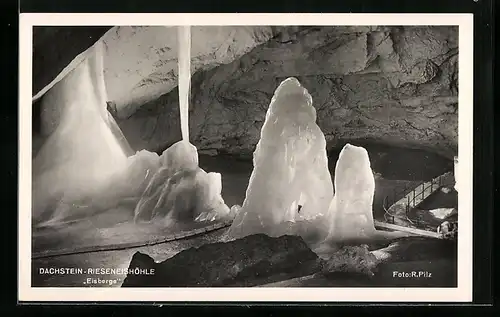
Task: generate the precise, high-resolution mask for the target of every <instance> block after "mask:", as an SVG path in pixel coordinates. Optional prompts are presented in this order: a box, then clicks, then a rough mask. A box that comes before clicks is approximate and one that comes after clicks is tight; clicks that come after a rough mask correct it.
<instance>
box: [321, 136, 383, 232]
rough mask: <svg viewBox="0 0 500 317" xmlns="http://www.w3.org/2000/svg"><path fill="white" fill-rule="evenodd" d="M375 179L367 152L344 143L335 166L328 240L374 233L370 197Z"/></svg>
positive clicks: (371, 197) (372, 194)
mask: <svg viewBox="0 0 500 317" xmlns="http://www.w3.org/2000/svg"><path fill="white" fill-rule="evenodd" d="M374 194H375V178H374V176H373V172H372V169H371V166H370V158H369V156H368V152H367V151H366V149H364V148H363V147H358V146H354V145H351V144H346V145H345V146H344V148H343V149H342V151H341V152H340V156H339V158H338V161H337V165H336V166H335V197H334V198H333V200H332V202H331V204H330V208H329V212H328V217H329V218H330V219H328V221H329V222H330V224H331V226H330V232H329V236H328V240H336V241H339V240H349V239H358V238H368V237H370V236H372V235H373V234H374V233H375V226H374V223H373V197H374Z"/></svg>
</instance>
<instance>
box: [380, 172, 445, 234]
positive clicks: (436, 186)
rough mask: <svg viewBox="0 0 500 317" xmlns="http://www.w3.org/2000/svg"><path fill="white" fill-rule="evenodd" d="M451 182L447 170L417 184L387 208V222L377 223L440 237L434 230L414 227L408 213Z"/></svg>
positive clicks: (399, 229) (386, 226)
mask: <svg viewBox="0 0 500 317" xmlns="http://www.w3.org/2000/svg"><path fill="white" fill-rule="evenodd" d="M453 182H454V176H453V172H447V173H444V174H442V175H439V176H437V177H436V178H434V179H432V180H430V181H428V182H424V183H421V184H419V185H418V186H416V187H415V188H413V189H412V190H411V191H409V192H408V193H407V194H406V195H405V196H404V197H402V198H401V199H399V200H398V201H396V202H395V203H394V204H392V205H391V206H390V207H389V208H387V210H386V216H385V219H386V221H387V223H384V222H378V225H379V226H381V227H384V228H387V229H391V228H394V230H398V231H406V232H414V233H415V234H418V235H423V236H432V237H440V235H439V234H437V233H435V232H432V231H428V230H422V229H418V228H416V226H415V223H414V221H412V220H411V219H409V217H408V213H409V211H410V210H413V209H415V208H417V207H418V206H419V205H420V204H421V203H422V202H423V201H424V200H426V199H427V198H428V197H429V196H431V195H432V194H433V193H435V192H436V191H438V190H440V189H441V188H442V187H443V186H449V185H452V184H453ZM389 222H392V223H389Z"/></svg>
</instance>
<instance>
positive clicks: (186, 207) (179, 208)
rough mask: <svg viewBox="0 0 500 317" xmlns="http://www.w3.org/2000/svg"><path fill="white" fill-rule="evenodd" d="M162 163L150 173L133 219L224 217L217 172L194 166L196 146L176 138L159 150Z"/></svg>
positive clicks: (196, 162) (223, 205) (179, 219)
mask: <svg viewBox="0 0 500 317" xmlns="http://www.w3.org/2000/svg"><path fill="white" fill-rule="evenodd" d="M160 162H161V164H162V166H161V167H160V168H159V169H158V171H157V172H156V173H155V174H154V175H153V176H152V178H151V180H150V182H149V184H148V185H147V187H146V188H145V190H144V193H143V194H142V197H141V199H140V200H139V203H138V204H137V207H136V208H135V211H134V214H135V220H136V221H151V220H155V221H156V220H162V219H166V220H167V221H169V220H174V221H188V222H189V221H193V220H198V221H205V220H215V219H224V218H226V217H228V215H229V207H228V206H227V205H226V204H225V203H224V200H223V199H222V196H221V191H222V180H221V175H220V174H219V173H206V172H205V171H204V170H202V169H201V168H199V167H198V152H197V150H196V147H195V146H194V145H192V144H190V143H189V142H187V141H184V140H182V141H179V142H177V143H175V144H173V145H172V146H171V147H169V148H168V149H167V150H165V151H164V152H163V154H162V155H161V157H160Z"/></svg>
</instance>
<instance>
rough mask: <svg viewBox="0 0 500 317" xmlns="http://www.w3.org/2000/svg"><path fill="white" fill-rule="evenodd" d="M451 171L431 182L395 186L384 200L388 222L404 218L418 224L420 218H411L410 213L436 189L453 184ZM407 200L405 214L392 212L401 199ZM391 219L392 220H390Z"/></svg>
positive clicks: (385, 216)
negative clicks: (414, 185)
mask: <svg viewBox="0 0 500 317" xmlns="http://www.w3.org/2000/svg"><path fill="white" fill-rule="evenodd" d="M450 173H451V172H448V173H444V174H442V175H439V176H437V177H436V178H434V179H432V180H431V181H429V182H422V183H421V184H419V185H417V186H416V187H413V188H411V187H408V185H407V184H405V186H404V187H402V188H395V189H394V191H393V193H392V194H391V195H390V196H389V195H388V196H386V197H385V198H384V200H383V208H384V212H385V215H384V218H385V220H386V221H387V222H391V223H395V218H403V220H405V221H407V222H409V223H410V224H412V225H418V220H416V219H410V217H409V213H410V211H411V210H412V209H413V208H415V207H417V206H418V205H419V204H420V203H422V201H424V200H425V199H426V198H427V197H429V196H430V195H431V194H432V193H434V192H435V191H436V190H438V189H439V188H441V187H442V186H448V185H451V183H450V182H448V181H447V180H448V179H449V178H450ZM403 199H404V200H405V202H404V205H405V207H404V208H405V212H404V215H403V216H401V215H395V214H394V213H392V212H391V207H392V206H393V205H394V204H396V203H397V202H401V200H403ZM389 220H390V221H389Z"/></svg>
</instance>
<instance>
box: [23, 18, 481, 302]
mask: <svg viewBox="0 0 500 317" xmlns="http://www.w3.org/2000/svg"><path fill="white" fill-rule="evenodd" d="M124 16H126V15H124ZM129 16H130V15H129ZM143 16H144V15H143ZM146 16H147V15H146ZM187 16H188V15H186V16H185V17H184V18H183V17H180V18H179V17H177V18H176V19H177V20H176V19H174V18H171V19H170V21H169V19H164V20H165V21H169V24H168V25H159V24H158V22H155V21H158V20H159V19H153V18H151V20H150V21H151V23H148V22H147V21H148V18H147V17H145V18H143V20H142V21H144V22H142V23H136V22H133V23H132V22H131V23H130V24H123V23H116V24H114V25H109V23H112V22H109V23H103V20H104V19H103V18H99V17H96V23H94V24H92V25H90V24H89V23H88V21H89V20H87V22H86V23H81V24H78V20H77V19H76V18H75V21H74V22H73V24H71V25H69V24H65V23H63V22H64V21H71V19H68V18H66V19H64V20H63V22H58V23H54V24H55V25H51V22H50V19H48V20H47V23H46V25H43V24H38V25H37V22H36V21H35V22H30V23H31V25H30V26H29V30H28V33H29V35H30V36H29V39H30V43H29V47H28V44H26V45H25V47H28V49H29V54H28V55H29V56H31V61H30V63H27V65H25V66H24V68H26V69H27V70H28V72H29V74H28V75H29V77H31V82H29V81H28V83H29V87H25V90H24V91H27V92H29V91H31V95H29V93H28V95H25V97H24V98H25V100H26V104H24V105H23V104H22V105H21V107H26V109H27V110H22V111H21V112H20V113H21V115H23V116H24V114H29V115H27V116H24V117H23V118H24V120H25V121H24V122H25V123H27V125H25V128H24V130H23V131H25V132H24V134H23V135H24V138H25V140H24V141H23V140H21V141H22V142H24V143H23V144H25V146H26V148H25V152H24V153H26V154H25V157H26V159H25V162H27V164H28V165H30V167H29V168H27V169H26V171H28V172H26V173H29V175H28V174H26V175H27V176H26V175H25V178H24V179H25V180H27V182H26V185H25V186H27V188H28V190H27V191H24V195H25V196H24V197H26V199H24V202H23V206H25V207H26V208H24V209H23V210H21V211H20V222H22V223H23V224H24V225H23V226H24V227H23V228H27V231H23V230H22V229H20V235H23V232H25V235H24V236H20V239H21V240H22V241H24V242H25V244H26V248H28V249H27V251H26V252H27V253H29V255H30V257H29V258H28V257H26V258H22V259H21V260H20V262H23V263H21V264H20V266H23V267H24V268H25V269H26V271H24V272H29V275H28V276H24V279H25V281H26V283H27V285H25V287H26V288H27V289H30V290H35V291H36V292H39V293H38V294H41V292H43V291H44V290H47V291H49V290H50V291H51V292H54V290H57V289H58V288H61V289H64V292H69V293H70V292H72V291H73V290H81V289H83V290H84V291H85V290H91V289H95V288H122V289H130V291H132V290H133V289H137V288H142V289H145V290H147V289H162V290H163V289H165V290H169V289H170V291H173V290H175V289H179V288H181V289H184V290H186V289H193V291H194V292H199V291H200V290H206V292H217V291H218V290H225V292H226V293H225V294H231V292H232V289H234V290H235V292H236V291H237V290H238V291H239V290H241V289H253V291H257V290H259V291H262V292H263V294H264V292H266V290H269V289H272V288H275V289H278V288H279V289H290V290H292V289H295V288H298V289H303V290H304V291H306V290H307V289H310V288H314V289H315V291H316V292H318V293H320V292H321V293H325V291H326V289H327V288H340V290H337V291H336V293H337V295H338V296H343V297H342V298H344V299H345V298H346V296H348V295H347V293H346V294H339V293H342V292H343V291H342V289H343V288H345V289H346V291H347V289H350V290H351V291H350V292H351V293H350V294H354V295H353V296H355V295H356V289H359V290H360V292H361V290H365V289H368V290H369V291H372V292H375V293H376V292H379V293H380V292H381V291H382V290H383V289H384V288H392V289H393V292H396V293H397V292H398V290H397V289H396V290H395V291H394V288H401V289H403V288H404V289H405V292H407V291H409V292H410V291H412V289H415V290H420V291H421V292H423V293H427V294H436V293H433V291H438V290H441V291H442V292H445V293H446V292H448V294H452V293H453V290H457V289H458V286H459V284H461V285H462V286H464V287H465V286H467V285H469V284H471V282H470V281H469V280H467V279H468V275H470V271H468V270H471V268H470V267H469V266H470V265H471V264H470V263H469V262H467V261H469V260H468V259H469V258H470V257H471V256H472V246H471V245H472V243H471V241H472V240H471V235H472V232H471V231H472V229H471V228H472V215H471V214H472V207H471V206H472V205H471V200H472V198H471V197H472V189H471V188H472V185H471V182H472V171H471V170H472V168H471V159H470V154H469V153H468V151H470V149H471V148H472V139H471V135H472V129H471V128H470V126H471V123H470V122H468V121H469V120H472V118H471V114H470V113H471V112H472V103H471V102H470V99H463V98H470V95H471V87H472V82H470V81H467V80H466V81H464V80H463V76H464V73H463V72H462V70H463V69H464V68H466V67H464V63H463V61H464V59H463V58H465V57H462V54H466V55H464V56H466V58H471V53H470V51H471V48H470V47H465V48H464V46H463V45H467V42H466V41H465V40H464V42H462V39H464V38H465V39H466V40H468V38H467V37H468V35H467V34H468V33H467V32H464V30H466V28H467V27H468V25H467V23H465V25H464V21H465V22H470V20H471V19H470V18H469V17H468V16H467V15H465V18H464V15H462V16H461V15H455V18H456V19H455V20H453V15H450V16H449V18H448V19H447V20H446V19H443V18H441V19H440V18H434V21H435V23H428V24H422V23H425V22H421V21H431V19H430V18H429V17H427V18H425V15H422V16H423V17H421V18H420V19H418V15H412V17H413V18H406V19H405V18H404V16H397V15H382V16H381V17H380V18H378V19H375V16H377V15H373V16H372V17H371V19H368V18H367V19H363V18H361V19H360V18H355V16H356V15H353V18H352V19H351V20H350V21H351V23H341V24H339V23H340V22H342V21H344V22H345V21H346V18H345V17H343V18H342V19H340V18H339V19H338V21H340V22H337V21H335V20H333V21H332V22H333V23H335V25H329V24H325V23H320V22H321V21H324V20H325V19H323V20H322V19H314V18H312V19H311V18H310V19H304V20H303V22H302V23H301V19H300V18H298V17H296V18H294V17H293V15H288V17H287V15H282V16H283V19H282V21H283V22H287V21H288V23H283V24H277V22H276V21H280V20H279V19H277V20H273V19H271V18H265V17H262V18H261V19H260V20H258V15H256V17H255V18H254V19H253V20H252V18H251V15H242V16H240V17H239V16H238V15H237V14H231V15H223V16H226V17H227V16H231V17H232V18H231V19H232V20H231V21H233V22H232V23H222V22H224V21H221V22H219V23H220V24H219V25H218V24H217V20H215V19H216V18H215V17H212V18H211V19H210V17H208V22H207V23H203V22H204V21H203V19H201V17H200V18H197V16H196V15H192V16H191V18H190V19H188V18H187ZM244 16H246V17H247V18H246V19H244ZM249 16H250V17H249ZM379 16H380V15H379ZM203 17H205V18H207V15H203ZM391 17H392V18H394V19H393V20H391ZM415 17H417V18H415ZM457 17H458V18H457ZM183 19H184V20H183ZM228 19H229V18H226V20H228ZM311 20H312V21H311ZM111 21H116V19H115V20H111ZM122 21H127V20H126V18H124V19H122ZM172 21H173V22H175V21H181V22H180V23H177V24H176V23H173V22H172ZM182 21H191V22H186V23H182ZM257 21H258V22H257ZM315 21H316V22H315ZM372 21H373V22H374V23H371V22H372ZM419 21H420V22H419ZM447 21H451V22H450V23H447ZM453 21H456V22H453ZM245 22H247V23H245ZM367 22H370V24H367ZM412 22H413V23H412ZM172 23H173V24H172ZM315 23H316V24H315ZM330 24H331V23H330ZM459 34H461V35H460V36H459ZM464 34H465V36H464ZM459 38H460V43H459ZM459 44H460V45H459ZM469 44H470V43H469ZM22 47H23V46H21V48H22ZM463 52H465V53H463ZM21 59H22V55H21ZM465 62H466V63H467V62H470V60H465ZM459 65H460V67H459ZM459 69H460V71H459ZM466 71H469V72H470V70H466ZM466 74H467V73H466ZM459 77H460V78H461V79H460V80H459ZM459 83H460V84H459ZM459 87H460V89H459ZM466 90H467V91H466ZM462 94H467V96H466V97H462ZM459 96H460V98H459ZM464 100H465V102H464ZM28 108H29V109H28ZM467 108H468V109H467ZM459 109H460V111H459ZM459 115H460V120H459ZM462 126H465V127H462ZM459 140H460V141H459ZM459 149H460V151H459ZM459 154H460V155H459ZM28 156H29V157H28ZM459 205H460V208H459ZM459 215H460V216H459ZM459 219H460V223H459V221H458V220H459ZM464 219H465V220H464ZM27 253H22V254H27ZM22 254H21V256H22ZM463 259H466V260H465V261H466V262H464V263H462V262H460V261H462V260H463ZM459 268H461V269H459ZM461 274H462V275H465V277H464V280H463V281H462V282H460V279H461V278H460V276H461ZM210 288H211V289H210ZM353 288H355V289H354V290H352V289H353ZM197 289H198V291H197ZM207 289H208V290H207ZM318 289H319V290H318ZM422 289H423V290H422ZM443 289H444V290H443ZM322 290H325V291H322ZM123 291H124V290H122V293H121V294H124V293H123ZM125 291H126V290H125ZM61 292H63V291H61ZM284 292H285V293H283V294H282V297H284V298H285V299H286V290H285V291H284ZM297 292H298V293H295V294H296V295H294V296H295V298H296V299H297V300H300V296H299V295H297V294H300V291H297ZM57 294H60V295H57V296H63V295H64V294H62V293H57ZM74 294H76V293H74ZM96 294H98V293H96ZM109 294H111V293H109ZM196 294H198V293H196ZM359 294H361V293H359ZM359 294H358V296H359ZM421 294H422V293H421ZM465 294H466V295H465V297H467V296H468V294H467V292H466V291H465ZM386 295H387V294H386ZM75 296H76V295H75ZM96 296H98V295H96ZM179 296H180V295H179ZM184 296H187V294H184ZM241 296H243V295H241ZM325 296H326V295H325ZM328 296H329V298H332V299H333V298H335V294H330V295H328ZM379 296H381V295H380V294H379ZM429 296H431V295H429ZM432 296H436V295H432ZM443 296H444V295H443ZM44 298H45V297H44ZM73 298H76V297H73ZM240 298H242V297H240ZM436 298H438V297H436ZM109 299H112V298H111V297H110V298H109ZM158 299H161V291H160V293H157V294H156V295H155V300H158ZM170 299H171V298H169V299H168V300H170ZM95 300H99V299H95ZM114 300H116V298H114ZM166 300H167V299H166ZM184 300H195V298H194V297H193V298H187V297H184ZM358 300H359V299H358Z"/></svg>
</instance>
